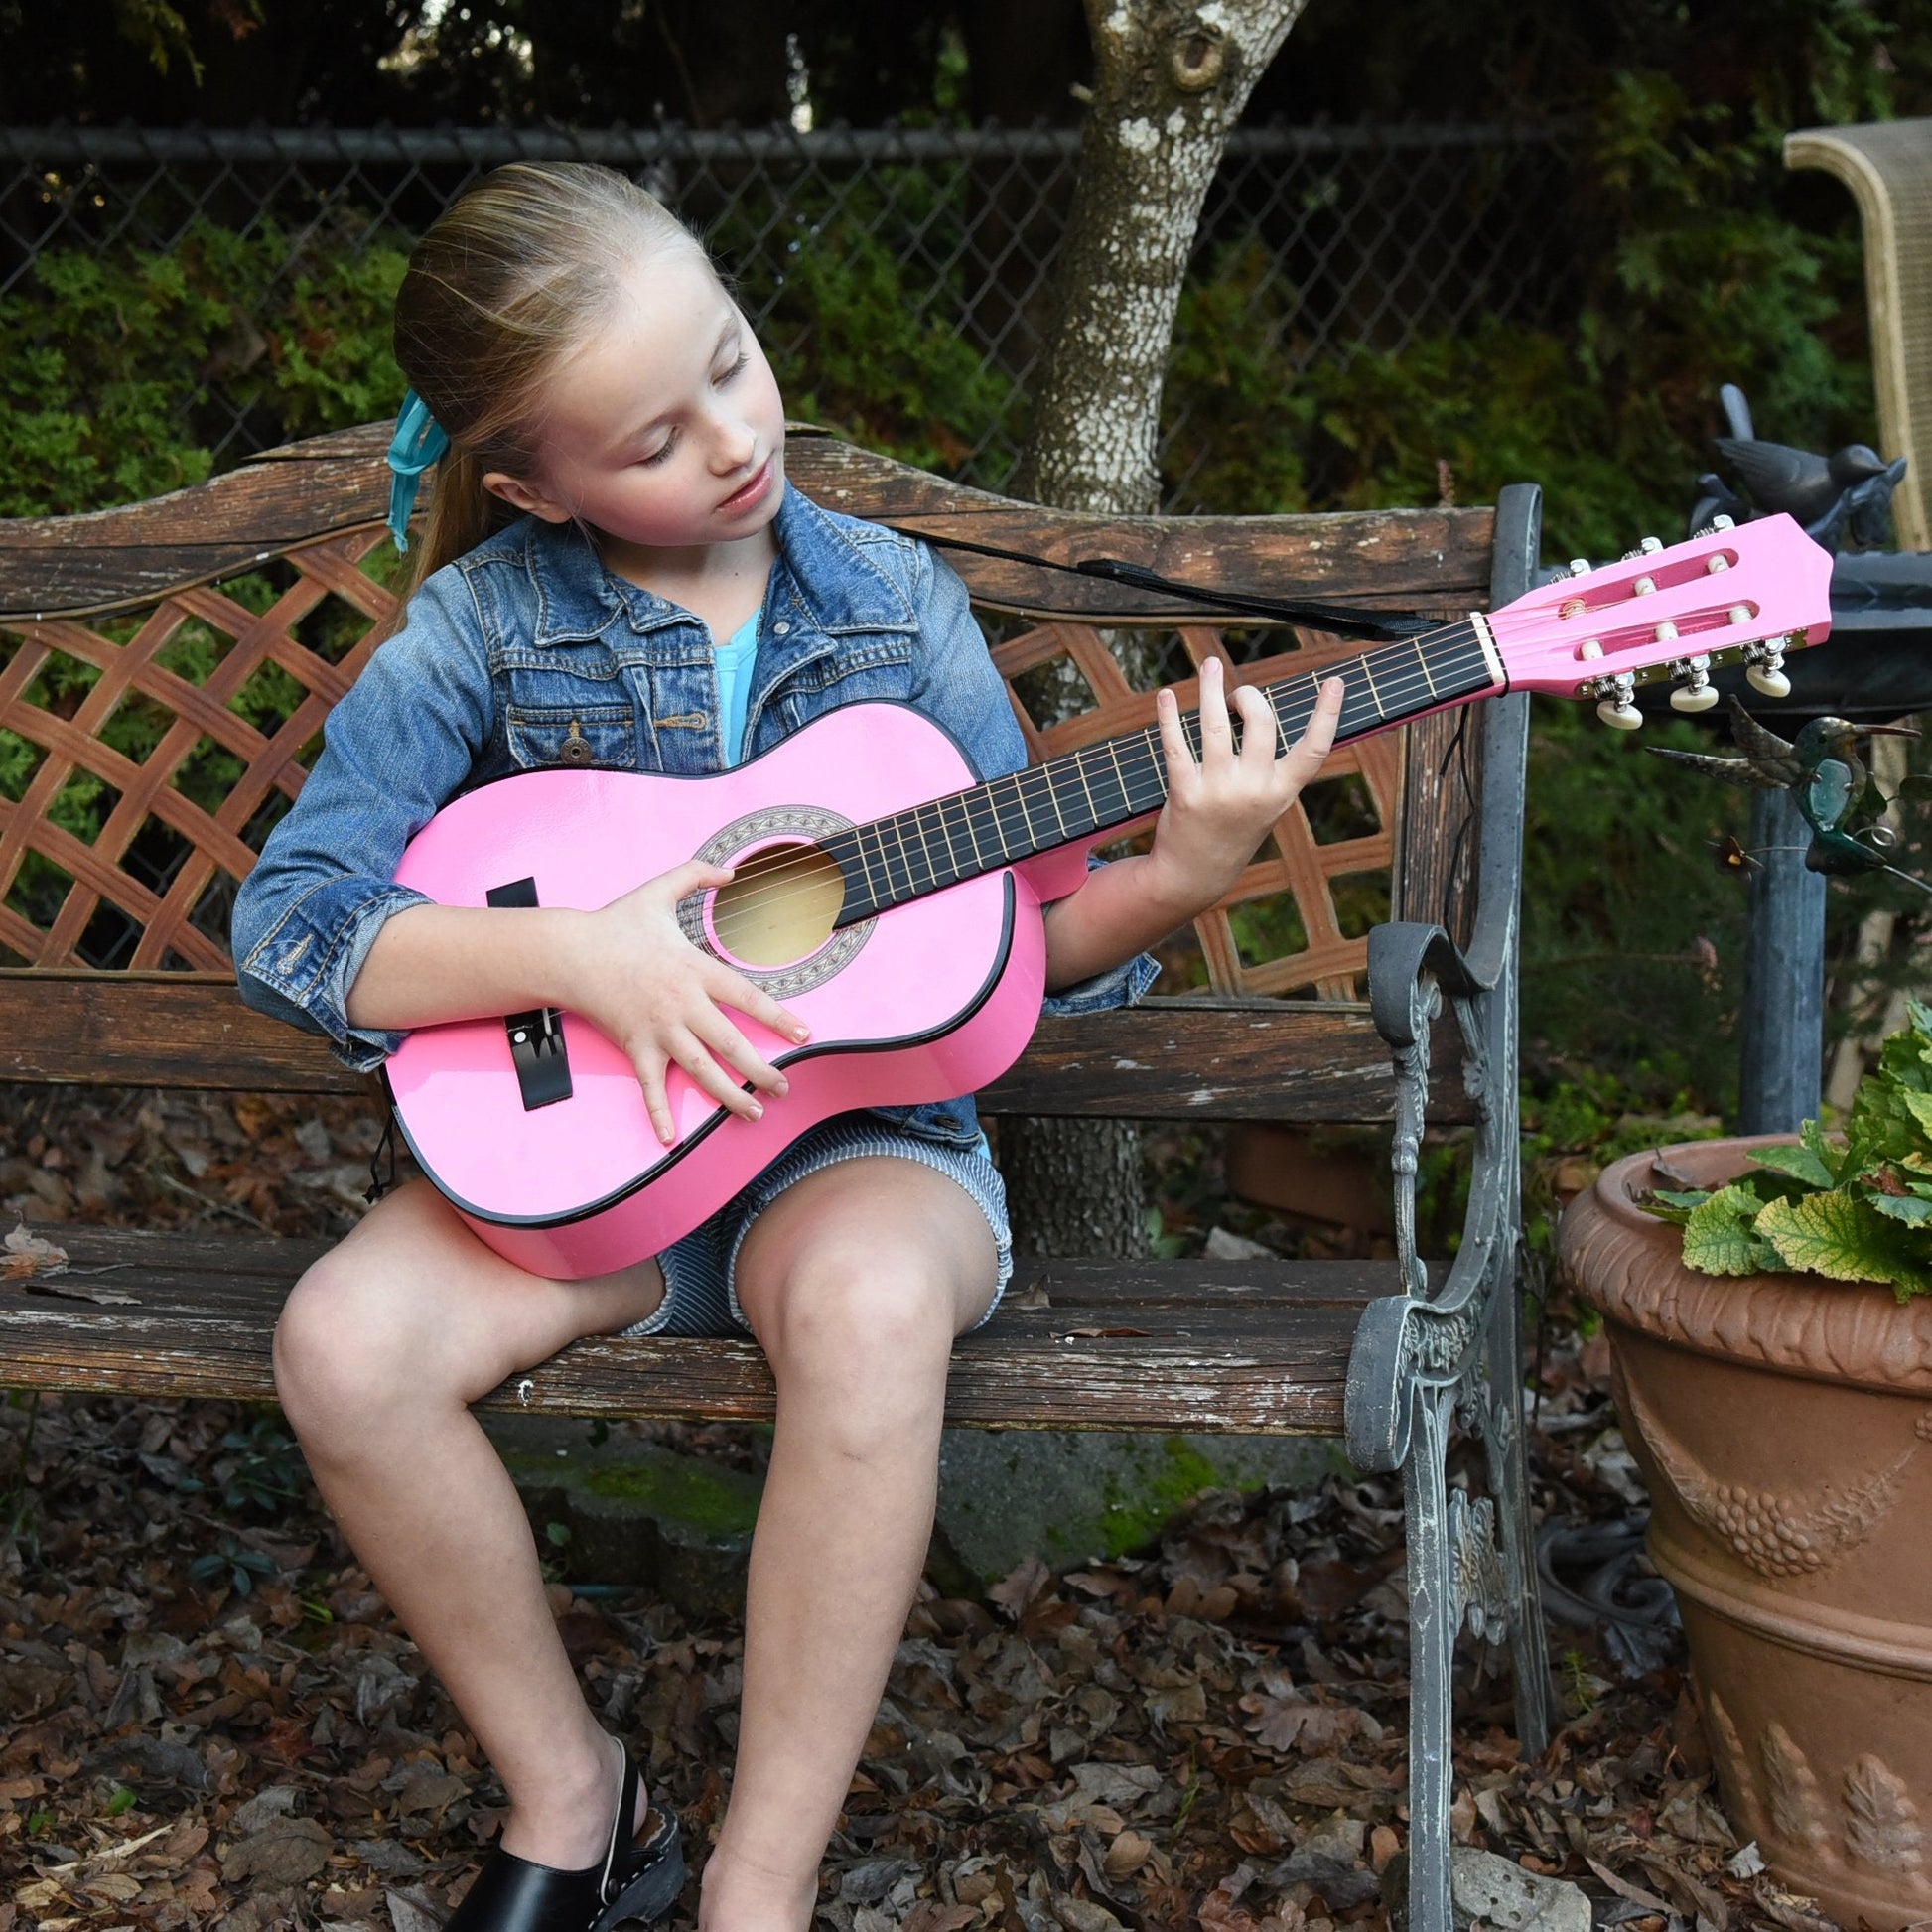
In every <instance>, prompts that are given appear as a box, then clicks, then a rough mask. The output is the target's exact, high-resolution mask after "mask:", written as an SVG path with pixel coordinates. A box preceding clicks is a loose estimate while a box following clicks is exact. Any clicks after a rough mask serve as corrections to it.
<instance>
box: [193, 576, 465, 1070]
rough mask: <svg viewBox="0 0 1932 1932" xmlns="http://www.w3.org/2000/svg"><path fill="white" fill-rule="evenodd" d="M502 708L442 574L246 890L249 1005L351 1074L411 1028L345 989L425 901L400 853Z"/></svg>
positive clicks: (243, 920)
mask: <svg viewBox="0 0 1932 1932" xmlns="http://www.w3.org/2000/svg"><path fill="white" fill-rule="evenodd" d="M492 712H493V700H492V697H491V692H490V682H489V673H488V663H487V659H486V656H485V653H484V648H483V641H482V637H481V633H480V626H479V624H478V621H477V617H476V613H475V609H474V606H473V605H472V602H471V596H470V591H469V588H468V586H467V584H466V583H465V582H464V580H463V578H462V576H461V573H460V572H458V571H456V570H454V569H452V570H446V571H439V572H438V573H437V574H436V576H435V577H433V578H431V579H430V581H429V582H428V583H427V584H425V585H424V586H423V587H422V589H421V590H419V591H418V592H417V593H416V595H415V596H414V598H412V599H411V601H410V606H409V619H408V622H407V623H406V624H405V625H404V627H403V628H402V629H401V630H400V631H398V632H397V633H396V635H395V636H393V637H391V638H390V639H388V640H387V641H386V642H385V643H383V644H382V645H381V646H380V647H379V648H378V649H377V650H376V652H375V654H374V655H373V656H372V657H371V658H370V659H369V661H368V663H367V664H366V665H365V666H364V667H363V669H362V672H361V674H360V675H359V676H358V677H357V678H356V680H355V682H354V684H353V685H352V686H351V687H350V688H349V690H348V691H347V692H346V694H345V696H344V697H343V699H342V701H341V702H340V703H339V704H338V705H337V706H336V707H335V709H334V710H333V711H332V712H331V713H330V714H329V719H328V723H327V724H326V725H325V727H324V733H323V750H322V756H321V757H320V758H319V759H317V760H316V764H315V768H314V770H312V771H311V772H310V773H309V776H308V779H307V780H306V782H305V783H304V784H303V787H302V790H301V793H300V795H299V796H298V797H297V799H296V801H295V803H294V804H293V805H292V806H291V807H290V808H289V810H288V812H287V814H286V815H285V816H284V817H283V819H282V821H281V823H280V824H278V825H277V826H276V827H275V829H274V831H273V832H271V833H270V834H269V837H268V842H267V844H266V845H265V846H264V847H263V849H262V855H261V858H260V859H259V860H258V861H257V862H256V865H255V868H254V870H253V871H252V872H251V873H250V874H249V875H248V877H247V878H246V879H245V880H243V881H242V884H241V890H240V892H239V893H238V894H237V895H236V897H235V907H234V918H233V923H232V928H231V939H232V946H233V953H234V960H235V977H236V982H237V984H238V986H239V988H240V991H241V997H242V999H243V1001H244V1002H246V1004H247V1005H249V1006H251V1007H253V1008H255V1009H256V1011H258V1012H261V1013H266V1014H269V1015H271V1016H273V1017H274V1018H276V1019H278V1020H285V1021H287V1022H289V1023H290V1024H291V1025H293V1026H296V1027H300V1028H302V1029H303V1030H304V1031H306V1032H309V1033H319V1034H325V1035H328V1037H329V1038H330V1039H331V1040H332V1041H333V1042H334V1044H335V1050H336V1056H337V1058H339V1059H340V1060H342V1061H343V1063H344V1064H345V1066H347V1067H349V1068H350V1069H352V1070H353V1071H355V1072H358V1073H366V1072H370V1071H372V1070H373V1069H374V1068H376V1067H377V1066H379V1065H380V1064H381V1063H382V1061H383V1060H384V1059H386V1058H387V1057H388V1055H389V1054H391V1053H393V1052H394V1051H395V1049H396V1048H397V1046H399V1045H400V1044H401V1043H402V1038H403V1035H402V1034H400V1033H397V1032H384V1031H380V1030H374V1029H370V1028H364V1027H352V1026H350V1025H349V1021H348V994H349V989H350V988H351V987H352V986H353V985H354V984H355V977H356V975H357V974H358V973H359V972H360V971H361V970H362V962H363V961H364V960H365V959H366V958H367V957H368V952H369V948H370V947H371V946H372V945H373V944H374V943H375V937H376V934H377V933H378V932H380V931H381V930H382V926H383V922H384V921H385V920H387V919H388V918H390V917H391V916H392V915H393V914H395V913H397V912H400V911H402V910H403V909H404V908H405V907H407V906H411V905H422V904H427V903H428V902H429V901H428V899H427V898H426V897H425V896H424V895H423V894H421V893H418V892H415V891H412V890H411V889H410V888H408V887H405V886H398V885H397V884H396V883H395V871H396V866H397V863H398V862H399V861H400V859H401V858H402V853H403V848H404V847H405V846H406V845H407V844H408V843H409V841H410V840H411V839H412V838H414V837H415V835H416V834H417V833H418V832H419V831H421V830H422V828H423V827H424V826H425V825H426V824H428V823H429V821H430V819H431V818H433V817H434V816H435V815H436V813H437V812H438V811H439V810H440V809H441V808H442V806H443V805H444V804H445V803H446V802H447V801H448V800H449V799H450V798H451V797H452V796H454V794H455V793H456V792H457V790H458V789H459V788H460V787H461V786H462V784H463V782H464V780H465V779H466V778H467V777H468V776H469V774H470V771H471V768H472V766H473V765H474V764H475V763H476V762H477V759H478V758H479V757H480V755H481V754H482V752H483V748H484V746H485V744H486V743H487V741H488V736H489V731H490V725H491V717H492Z"/></svg>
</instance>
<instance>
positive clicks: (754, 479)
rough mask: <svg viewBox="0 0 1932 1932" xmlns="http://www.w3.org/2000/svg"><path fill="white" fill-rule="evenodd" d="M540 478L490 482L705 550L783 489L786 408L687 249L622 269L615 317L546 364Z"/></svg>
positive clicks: (734, 534)
mask: <svg viewBox="0 0 1932 1932" xmlns="http://www.w3.org/2000/svg"><path fill="white" fill-rule="evenodd" d="M542 400H543V417H542V427H541V432H540V434H541V442H540V444H539V458H538V464H537V469H536V474H535V476H534V477H533V478H530V479H524V480H519V479H516V478H512V477H508V476H505V475H503V474H502V473H500V472H492V473H491V474H490V475H489V476H488V477H486V478H485V479H484V483H485V484H486V485H487V486H488V487H489V488H491V489H493V490H494V491H495V492H496V493H497V494H498V495H499V496H502V497H503V498H504V499H505V500H506V501H508V502H510V503H513V504H515V506H516V507H517V508H518V509H522V510H527V511H529V512H531V513H532V514H534V515H537V516H541V517H543V518H545V519H546V520H548V521H550V522H564V521H566V520H569V519H571V518H581V519H582V520H583V521H585V522H587V523H589V524H591V525H592V526H593V527H594V528H596V529H597V530H599V531H601V532H602V533H603V534H604V535H605V536H606V537H608V538H610V539H612V540H613V541H614V542H615V543H616V544H618V545H620V546H636V547H638V548H642V549H649V550H679V551H690V550H702V549H708V548H709V547H711V546H712V545H714V544H730V543H734V542H737V541H739V540H741V539H743V538H746V537H753V536H756V535H758V533H759V532H760V531H762V530H763V529H764V528H765V526H766V525H767V524H769V523H770V521H771V519H772V518H773V517H774V516H776V514H777V513H778V503H779V500H780V498H781V497H782V495H783V493H784V444H785V424H784V405H783V403H782V402H781V401H780V399H779V396H778V385H777V384H776V382H774V381H773V380H772V376H771V369H770V366H769V364H768V363H767V362H766V361H765V359H764V352H763V350H762V349H760V348H759V343H758V338H757V337H756V336H755V335H753V333H752V327H751V324H750V323H748V322H747V321H746V320H745V318H744V317H743V316H742V315H741V314H740V313H739V312H738V309H737V306H736V305H735V304H734V303H733V302H732V300H731V298H730V296H728V295H727V294H726V293H725V290H724V287H723V285H722V284H721V283H720V282H719V280H718V278H717V276H716V275H714V274H713V273H712V270H711V266H710V264H709V263H708V262H707V261H706V260H705V259H704V257H703V255H702V254H700V253H699V251H698V250H697V249H696V248H695V247H691V248H684V247H670V248H665V249H662V250H660V251H658V252H656V253H655V254H653V255H652V257H651V258H650V259H649V260H648V261H646V262H644V263H642V264H636V265H632V266H631V267H629V268H628V269H626V270H625V271H624V273H623V277H622V283H621V289H620V292H619V294H618V297H617V300H616V302H615V303H614V305H613V312H612V315H611V317H610V319H609V321H607V322H606V323H605V324H604V326H603V327H602V328H600V329H599V330H598V331H597V332H596V333H595V334H594V335H593V336H592V337H591V338H590V339H589V340H588V341H587V342H586V343H584V345H582V346H581V347H579V348H577V349H576V350H574V351H573V352H572V353H570V354H568V355H566V356H565V357H564V358H563V359H562V360H561V361H560V362H559V363H558V364H557V366H556V368H555V369H553V370H552V372H551V374H550V377H549V379H548V382H547V384H546V387H545V393H544V396H543V399H542Z"/></svg>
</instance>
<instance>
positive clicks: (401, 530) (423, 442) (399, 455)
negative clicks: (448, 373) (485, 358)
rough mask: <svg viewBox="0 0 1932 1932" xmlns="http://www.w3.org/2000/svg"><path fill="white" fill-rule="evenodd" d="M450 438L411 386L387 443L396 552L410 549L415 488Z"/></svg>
mask: <svg viewBox="0 0 1932 1932" xmlns="http://www.w3.org/2000/svg"><path fill="white" fill-rule="evenodd" d="M449 447H450V438H449V435H448V433H447V432H446V431H445V430H444V428H443V426H442V424H441V423H439V422H438V421H437V420H436V418H435V417H434V416H432V415H431V414H430V413H429V404H428V403H426V402H425V401H424V400H423V399H422V397H421V396H419V395H418V394H417V393H416V392H415V390H414V389H411V390H410V391H409V392H408V393H407V394H406V395H405V396H404V397H403V399H402V408H401V409H400V410H399V411H398V412H397V415H396V433H395V436H394V437H393V439H392V440H391V441H390V444H389V468H390V471H391V472H392V473H393V474H392V476H391V478H390V482H389V534H390V535H391V536H392V537H394V538H395V540H396V548H397V550H398V551H404V550H407V549H408V548H409V517H410V512H411V511H413V510H414V509H415V507H416V490H417V487H418V485H419V484H420V483H421V482H422V477H423V472H424V471H425V470H427V469H428V468H429V467H430V465H431V464H432V463H434V462H435V461H436V460H437V458H439V457H440V456H441V455H442V454H443V452H444V451H445V450H447V449H448V448H449Z"/></svg>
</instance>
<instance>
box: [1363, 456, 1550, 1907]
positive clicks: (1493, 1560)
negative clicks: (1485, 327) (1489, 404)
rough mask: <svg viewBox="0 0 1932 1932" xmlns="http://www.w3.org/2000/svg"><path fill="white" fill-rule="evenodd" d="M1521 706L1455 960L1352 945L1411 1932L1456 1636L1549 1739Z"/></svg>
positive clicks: (1430, 1854) (1486, 720)
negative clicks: (1460, 1472) (1376, 1057)
mask: <svg viewBox="0 0 1932 1932" xmlns="http://www.w3.org/2000/svg"><path fill="white" fill-rule="evenodd" d="M1538 511H1539V506H1538V502H1537V497H1536V492H1535V491H1534V490H1532V489H1528V488H1521V487H1518V488H1512V489H1508V490H1505V491H1504V492H1503V493H1502V497H1501V499H1500V500H1499V501H1498V504H1497V511H1496V569H1495V582H1494V587H1493V598H1492V601H1493V602H1494V603H1497V604H1501V603H1504V602H1507V601H1508V600H1509V599H1511V598H1514V597H1516V596H1518V595H1520V594H1521V592H1522V591H1524V590H1525V589H1527V588H1528V587H1529V585H1530V583H1531V581H1532V579H1533V573H1534V571H1535V567H1536V557H1537V550H1538V539H1539V527H1538V526H1539V513H1538ZM1528 705H1529V701H1528V699H1527V698H1526V697H1524V696H1521V695H1517V696H1512V697H1505V698H1501V699H1498V700H1496V701H1493V702H1491V703H1489V704H1487V705H1485V706H1484V707H1483V710H1482V717H1483V762H1482V790H1481V801H1480V802H1481V817H1480V844H1479V847H1478V859H1477V866H1476V875H1477V895H1478V897H1477V910H1476V917H1475V926H1474V931H1473V933H1472V935H1471V937H1470V941H1469V944H1468V947H1467V949H1466V950H1464V949H1463V948H1460V947H1458V946H1457V945H1456V943H1455V941H1454V940H1453V939H1452V938H1451V936H1450V935H1449V932H1448V930H1447V929H1445V928H1444V927H1443V926H1440V925H1431V924H1427V923H1422V922H1418V921H1401V922H1395V923H1391V924H1387V925H1382V926H1378V927H1377V928H1375V930H1374V931H1373V932H1372V933H1371V934H1370V935H1369V953H1368V978H1369V1002H1370V1008H1371V1011H1372V1014H1373V1016H1374V1021H1375V1027H1376V1031H1377V1032H1378V1033H1379V1034H1380V1035H1381V1036H1382V1037H1383V1039H1384V1040H1386V1041H1387V1042H1388V1045H1389V1047H1390V1050H1391V1052H1392V1053H1393V1055H1394V1058H1395V1073H1396V1119H1395V1127H1394V1132H1393V1135H1392V1144H1391V1166H1392V1169H1393V1174H1394V1183H1395V1209H1396V1251H1397V1259H1398V1263H1399V1266H1400V1269H1401V1274H1402V1280H1403V1283H1404V1292H1403V1293H1401V1294H1400V1295H1393V1296H1388V1297H1385V1298H1383V1299H1381V1300H1379V1301H1376V1302H1372V1303H1370V1304H1369V1306H1368V1307H1367V1309H1365V1310H1364V1311H1363V1313H1362V1317H1361V1320H1360V1323H1359V1325H1358V1327H1357V1329H1356V1333H1355V1340H1354V1345H1353V1348H1352V1350H1351V1353H1350V1357H1349V1366H1348V1392H1347V1443H1348V1451H1349V1455H1350V1457H1351V1458H1352V1459H1353V1460H1354V1462H1355V1463H1356V1465H1357V1466H1358V1467H1360V1468H1364V1469H1377V1470H1393V1469H1400V1470H1401V1471H1402V1474H1403V1493H1404V1511H1405V1516H1406V1519H1407V1520H1406V1527H1407V1537H1408V1586H1409V1605H1410V1648H1411V1657H1410V1699H1411V1703H1410V1759H1409V1761H1410V1766H1411V1773H1412V1784H1411V1791H1410V1806H1411V1841H1410V1867H1409V1923H1410V1925H1411V1926H1412V1927H1415V1928H1418V1932H1424V1929H1425V1928H1427V1929H1428V1932H1436V1929H1437V1928H1447V1927H1449V1924H1450V1892H1449V1856H1450V1848H1449V1802H1450V1795H1451V1788H1450V1787H1451V1759H1450V1726H1451V1709H1450V1686H1451V1674H1452V1667H1453V1663H1454V1654H1455V1643H1456V1638H1457V1636H1458V1634H1459V1633H1460V1631H1461V1630H1462V1629H1463V1628H1464V1627H1465V1626H1466V1627H1467V1628H1468V1629H1469V1630H1470V1631H1471V1633H1472V1634H1473V1635H1475V1636H1476V1637H1478V1638H1479V1639H1483V1640H1485V1641H1487V1642H1488V1643H1491V1644H1500V1643H1503V1642H1505V1641H1506V1642H1507V1643H1508V1644H1509V1645H1510V1648H1511V1651H1512V1653H1513V1662H1514V1665H1515V1677H1516V1710H1517V1734H1518V1736H1519V1737H1520V1738H1521V1740H1522V1746H1523V1750H1524V1753H1525V1755H1528V1756H1534V1755H1535V1754H1536V1753H1538V1752H1539V1751H1541V1750H1542V1749H1543V1747H1544V1745H1545V1743H1546V1742H1547V1740H1548V1736H1549V1676H1548V1666H1547V1662H1546V1659H1545V1655H1544V1648H1543V1624H1542V1615H1541V1610H1540V1606H1539V1604H1538V1601H1537V1589H1536V1569H1535V1562H1534V1555H1533V1539H1532V1534H1531V1523H1530V1505H1529V1482H1528V1473H1527V1468H1526V1465H1525V1461H1524V1446H1523V1440H1522V1429H1521V1382H1522V1377H1521V1369H1520V1357H1519V1351H1518V1341H1517V1262H1518V1246H1519V1240H1520V1234H1521V1221H1522V1187H1521V1168H1520V1150H1519V1133H1518V1114H1517V1031H1516V991H1517V933H1518V908H1519V902H1520V894H1521V887H1522V830H1523V802H1524V798H1523V791H1524V762H1525V757H1526V753H1527V745H1528V727H1529V710H1528ZM1445 1006H1447V1007H1448V1008H1449V1011H1450V1012H1451V1013H1452V1014H1453V1016H1454V1019H1455V1024H1456V1028H1457V1032H1458V1033H1459V1035H1460V1036H1461V1042H1462V1054H1463V1057H1462V1076H1463V1080H1464V1084H1465V1086H1466V1088H1467V1090H1468V1093H1469V1097H1470V1099H1471V1101H1472V1102H1473V1104H1474V1107H1475V1114H1476V1124H1475V1129H1474V1145H1473V1153H1472V1160H1471V1172H1470V1178H1469V1198H1468V1205H1467V1208H1466V1210H1465V1212H1464V1216H1463V1224H1462V1234H1461V1241H1460V1245H1459V1246H1458V1248H1457V1250H1456V1254H1455V1258H1454V1261H1453V1262H1452V1264H1451V1265H1450V1266H1449V1269H1448V1270H1447V1272H1440V1273H1439V1274H1438V1276H1437V1277H1436V1279H1434V1280H1432V1278H1431V1275H1430V1272H1429V1270H1428V1269H1427V1268H1426V1267H1425V1266H1424V1263H1423V1260H1422V1258H1421V1255H1420V1254H1419V1252H1418V1245H1417V1236H1416V1181H1417V1169H1418V1164H1419V1159H1420V1154H1421V1149H1422V1139H1423V1130H1424V1126H1425V1119H1426V1113H1427V1106H1428V1087H1429V1066H1430V1031H1431V1027H1432V1024H1433V1023H1434V1022H1435V1021H1436V1020H1437V1019H1438V1018H1440V1017H1441V1015H1442V1013H1443V1010H1444V1008H1445ZM1458 1417H1459V1419H1460V1420H1461V1422H1462V1424H1463V1426H1464V1428H1465V1429H1467V1430H1469V1431H1471V1432H1472V1433H1473V1434H1475V1435H1476V1436H1478V1437H1479V1438H1480V1439H1481V1441H1482V1444H1483V1447H1484V1449H1485V1451H1486V1459H1487V1464H1488V1477H1489V1485H1488V1486H1489V1493H1488V1495H1487V1496H1484V1497H1481V1498H1479V1499H1472V1498H1471V1497H1470V1495H1469V1494H1468V1493H1467V1491H1465V1490H1463V1489H1460V1488H1456V1489H1450V1488H1449V1482H1448V1474H1447V1466H1446V1458H1447V1454H1448V1449H1449V1435H1450V1431H1451V1428H1452V1425H1453V1424H1454V1422H1455V1421H1456V1420H1457V1419H1458Z"/></svg>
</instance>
